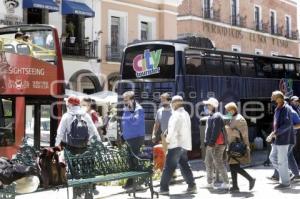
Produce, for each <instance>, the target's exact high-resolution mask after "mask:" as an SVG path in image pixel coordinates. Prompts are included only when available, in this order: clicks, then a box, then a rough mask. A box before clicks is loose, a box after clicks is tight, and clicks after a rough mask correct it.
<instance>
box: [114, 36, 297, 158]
mask: <svg viewBox="0 0 300 199" xmlns="http://www.w3.org/2000/svg"><path fill="white" fill-rule="evenodd" d="M120 73H121V77H120V79H121V80H120V81H119V83H118V86H117V89H118V93H119V96H120V95H121V94H122V93H123V92H125V91H127V90H133V91H134V92H135V95H136V99H137V101H139V103H141V105H142V106H143V108H144V110H145V120H146V133H147V135H148V136H147V137H148V139H149V140H150V137H151V133H152V128H153V123H154V117H155V113H156V111H157V109H158V106H159V96H160V95H161V94H162V93H164V92H168V93H170V94H171V95H175V94H177V95H181V96H182V97H183V98H184V101H185V106H186V109H187V110H188V111H189V113H190V116H191V121H192V142H193V151H198V150H199V149H200V148H201V147H203V142H201V141H200V135H202V138H201V139H202V140H203V135H204V128H202V129H201V128H200V126H201V122H200V121H201V118H202V117H203V116H204V111H203V103H202V102H203V100H207V99H208V98H209V97H215V98H217V99H218V100H219V102H220V111H221V112H223V113H224V105H225V104H226V103H228V102H232V101H233V102H236V103H238V105H239V109H240V111H241V113H242V114H243V115H244V117H245V118H246V119H247V121H248V125H249V133H250V136H249V137H250V141H253V139H254V138H255V137H256V136H261V137H263V135H264V134H265V133H269V132H271V123H272V112H273V110H272V107H271V104H270V96H271V93H272V91H274V90H281V91H283V92H284V93H285V95H286V96H292V95H298V96H299V95H300V82H299V75H300V59H298V58H294V57H286V56H264V55H254V54H245V53H240V52H228V51H222V50H217V49H215V48H214V47H213V45H212V43H211V42H210V40H209V39H205V38H188V39H183V40H171V41H143V42H138V43H133V44H130V45H128V46H127V47H126V48H125V49H124V52H123V58H122V62H121V71H120ZM120 100H121V99H120ZM200 129H201V131H202V132H201V131H200ZM196 154H197V153H196ZM199 154H200V150H199Z"/></svg>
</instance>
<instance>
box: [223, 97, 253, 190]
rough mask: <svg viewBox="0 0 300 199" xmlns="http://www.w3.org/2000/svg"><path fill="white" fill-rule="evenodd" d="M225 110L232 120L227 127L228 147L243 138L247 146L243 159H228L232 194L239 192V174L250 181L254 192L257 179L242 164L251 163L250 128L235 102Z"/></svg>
mask: <svg viewBox="0 0 300 199" xmlns="http://www.w3.org/2000/svg"><path fill="white" fill-rule="evenodd" d="M225 109H226V111H227V116H228V118H229V119H230V122H229V124H228V125H226V131H227V136H228V146H230V144H231V143H232V142H234V141H236V139H237V138H238V139H239V138H240V135H241V136H242V139H243V142H244V144H246V145H247V152H246V154H245V155H244V156H243V157H239V158H233V157H230V155H229V157H228V164H229V168H230V172H231V178H232V187H231V188H230V191H231V192H238V191H239V187H238V182H237V174H238V173H239V174H241V175H242V176H243V177H245V178H246V179H247V180H248V181H249V190H252V189H253V187H254V184H255V178H253V177H251V176H250V175H249V174H248V173H247V171H245V170H244V169H243V168H241V164H249V163H250V147H249V145H250V144H249V138H248V126H247V122H246V120H245V118H244V117H243V116H242V115H241V114H239V113H238V108H237V105H236V104H235V103H234V102H230V103H228V104H226V106H225Z"/></svg>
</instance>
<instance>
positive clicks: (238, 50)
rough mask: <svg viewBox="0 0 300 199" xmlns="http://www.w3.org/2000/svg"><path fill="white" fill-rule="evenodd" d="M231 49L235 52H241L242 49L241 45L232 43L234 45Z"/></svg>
mask: <svg viewBox="0 0 300 199" xmlns="http://www.w3.org/2000/svg"><path fill="white" fill-rule="evenodd" d="M231 50H232V51H233V52H241V51H242V50H241V46H240V45H232V46H231Z"/></svg>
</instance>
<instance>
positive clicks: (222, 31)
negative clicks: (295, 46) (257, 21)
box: [203, 23, 289, 48]
mask: <svg viewBox="0 0 300 199" xmlns="http://www.w3.org/2000/svg"><path fill="white" fill-rule="evenodd" d="M203 31H204V32H207V33H209V34H211V33H212V34H218V35H221V36H223V37H231V38H233V39H238V40H248V41H250V42H255V43H260V44H267V45H273V46H276V47H280V48H288V47H289V42H288V41H286V40H282V39H278V38H274V37H273V38H272V37H268V36H265V35H261V34H256V33H252V32H249V33H247V32H243V31H242V30H238V29H235V28H228V27H222V26H218V25H216V24H210V23H203Z"/></svg>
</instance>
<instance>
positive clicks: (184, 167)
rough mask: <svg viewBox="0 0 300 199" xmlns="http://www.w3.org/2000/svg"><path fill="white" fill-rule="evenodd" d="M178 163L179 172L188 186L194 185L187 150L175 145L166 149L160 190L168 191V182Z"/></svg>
mask: <svg viewBox="0 0 300 199" xmlns="http://www.w3.org/2000/svg"><path fill="white" fill-rule="evenodd" d="M178 163H179V166H180V171H181V174H182V176H183V178H184V180H185V181H186V183H187V184H188V185H189V187H192V186H194V185H195V181H194V177H193V173H192V170H191V167H190V165H189V163H188V157H187V150H185V149H183V148H181V147H177V148H174V149H168V153H167V157H166V162H165V166H164V169H163V173H162V176H161V179H160V190H163V191H169V183H170V180H171V178H172V176H173V173H174V171H175V169H176V168H177V164H178Z"/></svg>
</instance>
